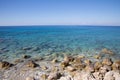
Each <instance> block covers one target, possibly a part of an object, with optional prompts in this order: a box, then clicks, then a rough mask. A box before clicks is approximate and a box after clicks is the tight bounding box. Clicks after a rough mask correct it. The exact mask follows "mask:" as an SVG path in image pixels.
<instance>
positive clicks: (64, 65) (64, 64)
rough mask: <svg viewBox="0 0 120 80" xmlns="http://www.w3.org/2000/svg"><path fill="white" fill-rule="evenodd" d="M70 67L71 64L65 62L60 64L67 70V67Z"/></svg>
mask: <svg viewBox="0 0 120 80" xmlns="http://www.w3.org/2000/svg"><path fill="white" fill-rule="evenodd" d="M68 65H69V62H65V61H63V62H61V63H60V66H61V67H62V68H65V67H67V66H68Z"/></svg>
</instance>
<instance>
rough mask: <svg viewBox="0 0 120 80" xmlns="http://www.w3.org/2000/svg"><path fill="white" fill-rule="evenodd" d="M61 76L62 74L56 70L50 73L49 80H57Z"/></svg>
mask: <svg viewBox="0 0 120 80" xmlns="http://www.w3.org/2000/svg"><path fill="white" fill-rule="evenodd" d="M60 77H61V74H60V73H59V72H54V73H50V75H49V76H48V80H57V79H59V78H60Z"/></svg>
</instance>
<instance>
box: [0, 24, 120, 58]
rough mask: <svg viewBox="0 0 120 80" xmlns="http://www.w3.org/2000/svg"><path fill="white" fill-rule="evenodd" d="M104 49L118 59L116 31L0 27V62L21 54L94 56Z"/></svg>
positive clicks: (119, 43)
mask: <svg viewBox="0 0 120 80" xmlns="http://www.w3.org/2000/svg"><path fill="white" fill-rule="evenodd" d="M23 48H24V49H26V50H23ZM103 48H108V49H110V50H112V51H114V53H115V54H116V55H117V56H116V57H115V58H120V56H119V55H120V27H115V26H26V27H24V26H16V27H15V26H14V27H0V59H1V60H3V59H5V60H9V59H15V58H17V57H21V55H23V54H29V55H31V56H33V57H35V56H38V55H40V56H45V55H50V54H57V55H58V56H59V55H61V54H62V53H65V54H72V55H74V54H84V55H88V56H89V55H94V54H97V53H99V52H100V51H101V49H103Z"/></svg>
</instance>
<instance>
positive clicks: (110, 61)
mask: <svg viewBox="0 0 120 80" xmlns="http://www.w3.org/2000/svg"><path fill="white" fill-rule="evenodd" d="M102 64H103V65H108V66H110V65H112V60H111V59H110V58H106V59H103V62H102Z"/></svg>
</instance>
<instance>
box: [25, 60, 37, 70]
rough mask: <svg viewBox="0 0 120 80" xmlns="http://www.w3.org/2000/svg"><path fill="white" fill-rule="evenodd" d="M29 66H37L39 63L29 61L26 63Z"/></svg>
mask: <svg viewBox="0 0 120 80" xmlns="http://www.w3.org/2000/svg"><path fill="white" fill-rule="evenodd" d="M26 66H27V67H31V68H35V67H37V64H36V63H35V62H33V61H28V62H27V64H26Z"/></svg>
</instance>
